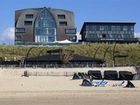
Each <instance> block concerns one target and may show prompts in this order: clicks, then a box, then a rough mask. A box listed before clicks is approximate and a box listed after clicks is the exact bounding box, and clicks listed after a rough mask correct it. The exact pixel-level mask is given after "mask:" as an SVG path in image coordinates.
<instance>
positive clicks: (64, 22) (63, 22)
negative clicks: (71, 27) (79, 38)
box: [59, 21, 67, 26]
mask: <svg viewBox="0 0 140 105" xmlns="http://www.w3.org/2000/svg"><path fill="white" fill-rule="evenodd" d="M59 25H60V26H67V22H66V21H61V22H59Z"/></svg>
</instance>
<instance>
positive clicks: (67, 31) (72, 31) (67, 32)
mask: <svg viewBox="0 0 140 105" xmlns="http://www.w3.org/2000/svg"><path fill="white" fill-rule="evenodd" d="M65 33H66V34H76V28H67V29H65Z"/></svg>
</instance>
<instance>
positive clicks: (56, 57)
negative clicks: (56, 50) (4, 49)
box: [26, 55, 104, 63]
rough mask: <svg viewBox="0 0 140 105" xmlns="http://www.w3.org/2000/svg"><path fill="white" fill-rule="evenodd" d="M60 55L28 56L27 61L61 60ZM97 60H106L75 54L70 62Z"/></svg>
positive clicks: (99, 61) (100, 61) (98, 61)
mask: <svg viewBox="0 0 140 105" xmlns="http://www.w3.org/2000/svg"><path fill="white" fill-rule="evenodd" d="M60 57H61V56H60V55H44V56H39V57H31V58H27V59H26V62H37V61H38V62H54V61H55V62H60V61H61V58H60ZM76 61H80V62H97V63H103V62H104V61H103V60H101V59H95V58H92V57H86V56H80V55H73V58H72V60H70V62H76Z"/></svg>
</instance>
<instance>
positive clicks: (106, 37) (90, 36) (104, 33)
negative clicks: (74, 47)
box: [80, 22, 138, 43]
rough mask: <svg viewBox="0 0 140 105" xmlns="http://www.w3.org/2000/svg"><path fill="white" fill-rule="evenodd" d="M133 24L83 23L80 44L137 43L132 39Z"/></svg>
mask: <svg viewBox="0 0 140 105" xmlns="http://www.w3.org/2000/svg"><path fill="white" fill-rule="evenodd" d="M135 24H136V23H134V22H85V23H84V24H83V27H82V29H81V32H80V34H81V40H80V42H109V43H113V42H118V43H133V42H138V39H137V38H134V26H135Z"/></svg>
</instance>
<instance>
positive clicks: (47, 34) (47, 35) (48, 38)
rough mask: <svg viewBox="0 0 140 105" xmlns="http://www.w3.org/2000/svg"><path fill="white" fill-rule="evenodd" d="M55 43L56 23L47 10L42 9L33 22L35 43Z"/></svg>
mask: <svg viewBox="0 0 140 105" xmlns="http://www.w3.org/2000/svg"><path fill="white" fill-rule="evenodd" d="M54 41H56V23H55V20H54V18H53V16H52V15H51V14H50V12H49V11H48V10H47V9H44V10H43V11H42V12H41V13H40V14H39V15H38V17H37V19H36V22H35V42H38V43H47V42H54Z"/></svg>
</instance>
